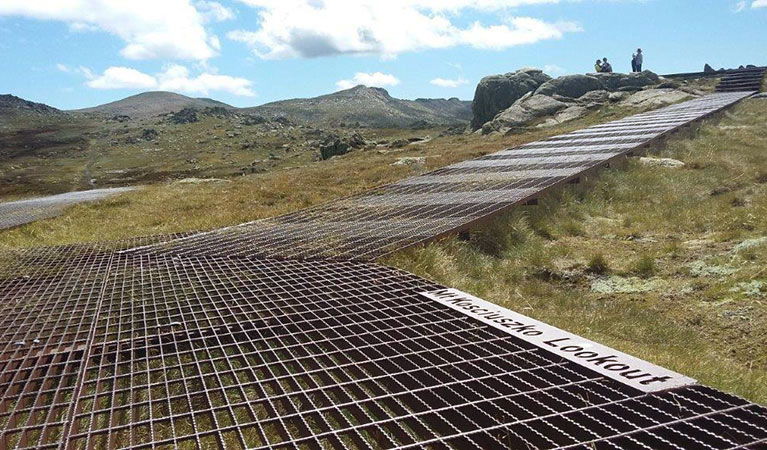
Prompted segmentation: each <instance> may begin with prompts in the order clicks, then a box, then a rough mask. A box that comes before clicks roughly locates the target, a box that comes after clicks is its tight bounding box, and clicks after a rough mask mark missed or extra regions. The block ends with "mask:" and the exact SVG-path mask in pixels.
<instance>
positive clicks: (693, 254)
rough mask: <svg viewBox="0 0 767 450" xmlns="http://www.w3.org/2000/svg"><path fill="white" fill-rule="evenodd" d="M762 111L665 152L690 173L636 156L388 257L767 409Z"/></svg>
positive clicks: (766, 195)
mask: <svg viewBox="0 0 767 450" xmlns="http://www.w3.org/2000/svg"><path fill="white" fill-rule="evenodd" d="M765 114H767V101H765V100H750V101H746V102H744V103H741V104H739V105H738V106H736V107H735V108H734V109H732V110H730V111H729V112H726V113H724V115H723V117H722V118H721V120H718V119H716V120H708V121H706V122H705V124H704V126H702V127H701V128H700V130H699V131H698V132H697V133H696V134H694V135H693V136H692V138H690V137H688V136H680V137H679V138H672V139H670V140H669V141H668V142H667V143H666V145H664V146H663V147H662V148H658V149H657V150H656V151H654V153H657V154H658V156H661V157H668V158H674V159H679V160H681V161H683V162H685V163H686V164H687V165H686V167H684V168H681V169H670V168H657V167H655V168H653V167H645V166H642V165H640V164H638V163H637V162H634V161H632V162H630V163H629V164H628V166H627V167H626V168H623V169H610V170H605V171H603V172H602V173H601V175H600V177H599V178H597V179H592V180H588V182H587V183H585V184H584V185H581V186H580V187H578V186H569V187H568V188H567V189H566V190H563V191H560V192H558V193H555V194H552V195H550V196H548V197H547V198H545V199H542V200H541V201H540V202H539V205H538V206H525V207H522V208H519V209H518V210H517V211H514V212H511V213H509V214H507V215H506V216H505V217H503V218H501V219H498V220H496V221H495V222H494V223H493V224H491V225H490V226H488V227H487V228H486V229H485V230H483V231H482V232H480V233H477V234H478V235H480V236H482V238H481V239H474V238H473V236H474V235H472V239H469V240H460V239H458V238H452V239H447V240H445V241H442V242H438V243H433V244H431V245H428V246H426V247H421V248H416V249H411V250H407V251H404V252H401V253H400V254H397V255H394V256H391V257H390V258H388V259H387V260H386V261H385V262H386V263H387V264H390V265H394V266H397V267H400V268H402V269H405V270H408V271H411V272H414V273H416V274H418V275H421V276H424V277H427V278H430V279H433V280H436V281H438V282H440V283H443V284H445V285H448V286H451V287H455V288H458V289H461V290H464V291H466V292H469V293H472V294H474V295H477V296H480V297H482V298H485V299H487V300H489V301H493V302H496V303H498V304H500V305H503V306H506V307H508V308H511V309H513V310H515V311H519V312H521V313H524V314H527V315H529V316H531V317H534V318H536V319H539V320H542V321H544V322H547V323H550V324H552V325H555V326H558V327H560V328H563V329H566V330H568V331H571V332H574V333H577V334H580V335H583V336H586V337H588V338H590V339H593V340H595V341H597V342H600V343H604V344H606V345H610V346H612V347H614V348H617V349H619V350H622V351H625V352H627V353H630V354H633V355H636V356H638V357H640V358H643V359H647V360H649V361H652V362H654V363H656V364H659V365H662V366H665V367H669V368H671V369H673V370H676V371H678V372H681V373H684V374H686V375H689V376H691V377H694V378H696V379H698V380H699V381H700V382H701V383H704V384H707V385H711V386H714V387H717V388H720V389H723V390H725V391H727V392H733V393H736V394H738V395H741V396H744V397H746V398H749V399H751V400H753V401H756V402H760V403H765V402H767V301H765V300H767V207H765V205H767V183H765V177H764V174H765V170H766V169H765V168H767V125H765V123H764V117H765ZM733 199H739V201H737V202H734V201H733ZM487 233H492V234H493V236H488V235H487ZM608 268H609V269H608ZM608 272H609V274H608Z"/></svg>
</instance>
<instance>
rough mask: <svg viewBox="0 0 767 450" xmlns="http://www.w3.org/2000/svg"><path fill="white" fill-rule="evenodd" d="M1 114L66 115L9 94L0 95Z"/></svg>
mask: <svg viewBox="0 0 767 450" xmlns="http://www.w3.org/2000/svg"><path fill="white" fill-rule="evenodd" d="M0 114H36V115H59V114H64V113H63V111H60V110H58V109H56V108H54V107H52V106H48V105H46V104H43V103H35V102H30V101H29V100H24V99H23V98H19V97H16V96H15V95H10V94H7V95H0Z"/></svg>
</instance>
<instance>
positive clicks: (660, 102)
mask: <svg viewBox="0 0 767 450" xmlns="http://www.w3.org/2000/svg"><path fill="white" fill-rule="evenodd" d="M692 97H694V96H693V95H691V94H688V93H686V92H683V91H679V90H673V89H646V90H643V91H639V92H637V93H636V94H633V95H631V96H630V97H629V98H627V99H626V100H624V101H623V102H622V104H623V105H624V106H630V107H635V108H645V107H657V106H666V105H670V104H672V103H676V102H679V101H682V100H687V99H689V98H692Z"/></svg>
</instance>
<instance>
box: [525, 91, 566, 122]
mask: <svg viewBox="0 0 767 450" xmlns="http://www.w3.org/2000/svg"><path fill="white" fill-rule="evenodd" d="M522 107H523V108H525V109H526V110H527V112H529V113H530V114H532V115H533V117H543V116H550V115H551V114H554V113H555V112H557V111H559V110H560V109H563V108H566V107H567V104H566V103H564V102H560V101H559V100H557V99H554V98H551V97H548V96H546V95H538V94H535V95H533V96H532V97H530V98H529V99H527V100H525V101H524V102H523V103H522Z"/></svg>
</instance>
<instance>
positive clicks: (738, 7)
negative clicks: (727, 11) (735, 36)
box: [734, 0, 746, 13]
mask: <svg viewBox="0 0 767 450" xmlns="http://www.w3.org/2000/svg"><path fill="white" fill-rule="evenodd" d="M744 9H746V0H740V1H739V2H738V3H736V4H735V8H734V10H735V12H736V13H739V12H741V11H743V10H744Z"/></svg>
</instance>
